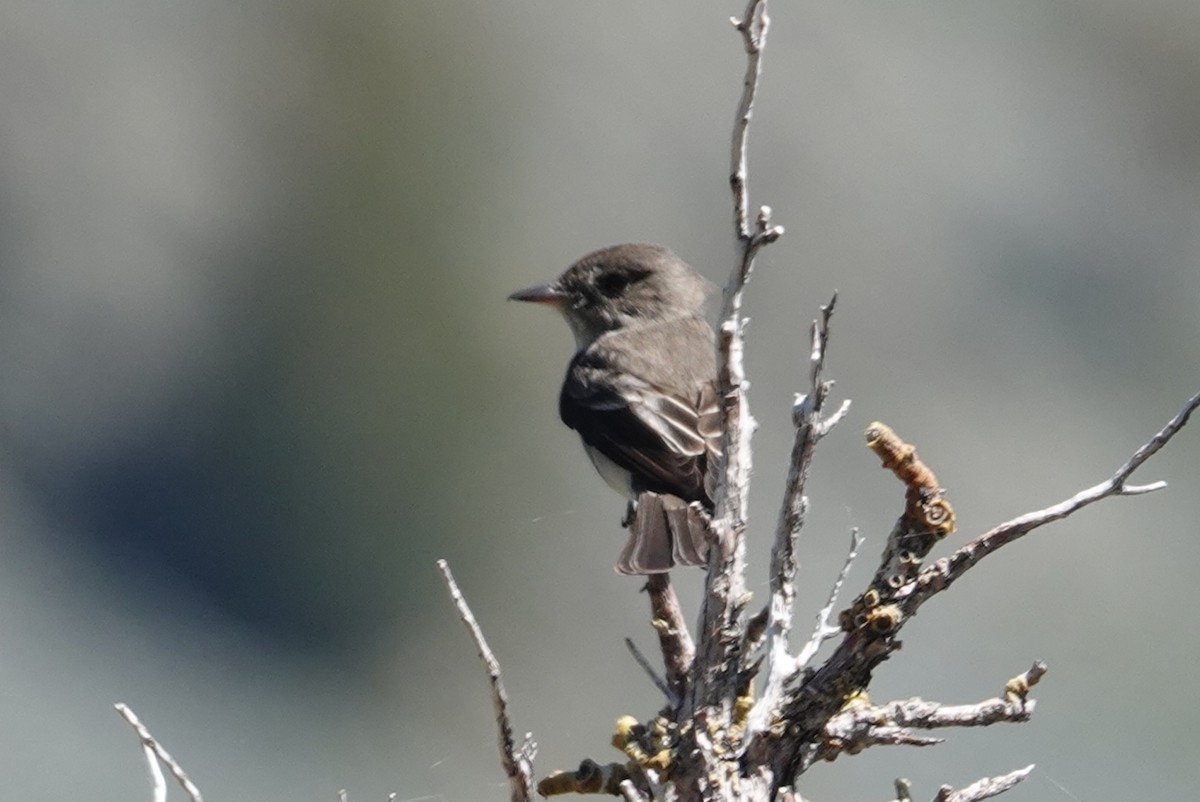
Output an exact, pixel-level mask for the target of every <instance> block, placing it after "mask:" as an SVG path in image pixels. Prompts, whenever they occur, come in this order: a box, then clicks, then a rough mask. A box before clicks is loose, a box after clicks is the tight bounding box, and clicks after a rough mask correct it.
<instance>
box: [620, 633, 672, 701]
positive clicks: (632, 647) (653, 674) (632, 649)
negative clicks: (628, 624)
mask: <svg viewBox="0 0 1200 802" xmlns="http://www.w3.org/2000/svg"><path fill="white" fill-rule="evenodd" d="M625 648H626V649H628V650H629V653H630V654H631V655H633V660H634V662H636V663H637V664H638V665H639V666H641V667H642V671H645V672H646V676H648V677H649V678H650V681H651V682H652V683H654V687H656V688H658V689H659V690H660V691H662V695H663V696H665V697H667V700H668V701H669V702H670V703H671V705H672V706H674V705H675V704H676V703H677V701H678V700H676V699H675V698H674V694H672V693H671V689H670V688H668V687H667V682H666V680H664V679H663V678H662V677H660V676H659V675H658V672H657V671H655V670H654V666H652V665H650V661H649V660H647V659H646V655H644V654H642V650H641V649H639V648H638V647H637V644H636V643H634V642H633V638H626V639H625Z"/></svg>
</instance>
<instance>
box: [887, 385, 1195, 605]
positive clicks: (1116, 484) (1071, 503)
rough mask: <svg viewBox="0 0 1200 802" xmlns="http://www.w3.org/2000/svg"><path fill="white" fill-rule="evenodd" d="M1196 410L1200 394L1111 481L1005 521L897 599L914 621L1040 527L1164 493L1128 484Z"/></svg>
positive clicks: (936, 565)
mask: <svg viewBox="0 0 1200 802" xmlns="http://www.w3.org/2000/svg"><path fill="white" fill-rule="evenodd" d="M1197 407H1200V393H1197V394H1196V395H1194V396H1192V397H1191V398H1189V399H1188V401H1187V403H1186V404H1184V406H1183V408H1182V409H1181V410H1180V411H1179V412H1178V413H1177V414H1176V415H1175V416H1174V417H1173V418H1171V420H1169V421H1168V422H1167V425H1166V426H1164V427H1163V428H1162V429H1161V430H1160V431H1159V432H1158V433H1157V434H1155V435H1154V437H1152V438H1150V440H1149V441H1147V442H1146V443H1145V444H1144V445H1143V446H1142V447H1141V448H1139V449H1138V450H1137V451H1136V452H1134V454H1133V456H1132V457H1130V458H1129V460H1128V461H1127V462H1126V463H1125V464H1124V465H1122V466H1121V467H1120V468H1118V469H1117V472H1116V473H1115V474H1113V475H1112V477H1110V478H1109V479H1106V480H1105V481H1103V482H1101V483H1100V484H1098V485H1095V486H1093V487H1089V488H1088V489H1086V490H1082V491H1080V492H1079V493H1076V494H1075V495H1074V496H1072V497H1071V498H1069V499H1066V500H1065V501H1061V502H1059V503H1058V504H1055V505H1053V506H1050V507H1046V508H1045V509H1042V510H1035V511H1034V512H1027V513H1025V514H1024V515H1021V516H1018V517H1016V518H1013V519H1012V520H1011V521H1006V522H1005V523H1002V524H1000V525H999V526H997V527H995V528H993V529H992V530H990V531H988V532H984V533H983V534H982V535H980V536H979V537H977V538H975V539H974V540H972V541H971V542H970V543H967V544H966V545H965V546H963V547H961V548H960V549H959V550H958V551H956V552H954V554H952V555H950V556H949V557H947V558H943V559H941V560H938V561H937V562H935V563H933V564H932V565H930V566H928V567H926V568H925V569H924V570H922V571H921V573H920V574H919V575H918V576H917V578H916V580H915V581H913V582H910V583H908V584H907V585H906V586H905V587H904V588H902V589H901V590H900V592H899V593H897V598H901V597H905V596H907V598H906V599H905V601H904V608H905V611H906V613H907V614H909V615H911V614H912V613H914V612H916V610H917V608H919V607H920V606H921V605H922V604H924V603H925V602H926V601H928V600H929V599H930V598H931V597H932V596H935V595H936V594H938V593H941V592H942V591H943V590H945V589H946V588H948V587H950V585H951V584H952V583H953V582H954V581H955V580H957V579H958V578H959V577H960V576H962V575H963V574H965V573H966V572H967V571H968V570H970V568H971V567H972V566H974V565H975V564H976V563H978V562H979V561H980V560H982V559H983V558H984V557H986V556H987V555H989V554H991V553H992V552H994V551H996V550H997V549H999V548H1001V547H1002V546H1005V545H1007V544H1008V543H1011V542H1013V541H1014V540H1016V539H1018V538H1020V537H1022V536H1024V535H1026V534H1028V533H1029V532H1032V531H1033V530H1034V529H1037V528H1038V527H1040V526H1043V525H1045V524H1048V523H1051V522H1053V521H1058V520H1061V519H1063V518H1066V517H1067V516H1068V515H1071V514H1073V513H1075V512H1077V511H1079V510H1081V509H1083V508H1084V507H1086V506H1088V505H1089V504H1093V503H1095V502H1097V501H1100V500H1101V499H1105V498H1108V497H1109V496H1120V495H1139V494H1141V493H1148V492H1151V491H1153V490H1158V489H1160V488H1162V487H1165V486H1166V483H1165V482H1156V483H1154V484H1150V485H1142V486H1127V485H1126V484H1125V482H1126V480H1127V479H1129V477H1130V475H1131V474H1132V473H1133V472H1134V471H1135V470H1137V469H1138V468H1139V467H1140V466H1141V465H1142V463H1144V462H1145V461H1146V460H1148V459H1149V458H1150V457H1152V456H1153V455H1154V454H1155V453H1157V452H1158V450H1159V449H1161V448H1162V447H1163V446H1165V445H1166V444H1167V443H1168V442H1169V441H1170V440H1171V438H1172V437H1174V436H1175V435H1176V434H1177V433H1178V432H1179V430H1180V429H1182V428H1183V427H1184V426H1185V425H1187V422H1188V418H1189V417H1191V414H1192V413H1193V412H1195V411H1196V408H1197Z"/></svg>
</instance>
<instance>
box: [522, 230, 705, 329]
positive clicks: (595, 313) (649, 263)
mask: <svg viewBox="0 0 1200 802" xmlns="http://www.w3.org/2000/svg"><path fill="white" fill-rule="evenodd" d="M712 289H713V285H712V284H710V283H709V282H708V281H707V280H706V279H705V278H704V277H703V276H701V275H700V274H699V273H697V272H696V271H695V270H693V269H692V268H691V267H689V266H688V264H687V263H686V262H684V261H683V260H682V259H680V258H679V257H678V256H676V255H675V254H674V253H672V252H671V251H669V250H667V249H666V248H663V247H661V246H659V245H643V244H628V245H614V246H612V247H610V248H604V249H603V250H599V251H595V252H594V253H589V254H588V255H587V256H585V257H583V258H582V259H580V260H579V261H577V262H575V264H573V265H571V266H570V267H568V268H567V269H566V270H565V271H564V272H563V274H562V275H561V276H559V277H558V278H556V279H555V280H554V281H551V282H550V283H548V284H540V285H538V286H536V287H529V288H528V289H524V290H520V291H519V292H514V293H513V294H512V295H510V296H508V297H509V300H512V301H531V302H534V303H543V304H548V305H550V306H553V307H555V308H556V309H558V310H559V311H560V312H561V313H562V315H563V317H564V318H566V320H567V324H568V325H570V327H571V331H572V333H574V335H575V341H576V344H577V345H578V346H579V348H580V349H583V348H586V347H587V346H588V345H590V344H591V343H592V342H593V341H594V340H595V339H596V338H597V337H599V336H600V335H601V334H604V333H605V332H606V331H611V330H613V329H618V328H622V327H625V326H636V325H639V324H641V323H647V322H657V321H662V320H670V319H672V318H680V317H690V316H693V315H699V314H700V313H701V312H702V311H703V308H704V299H705V297H706V296H707V295H708V293H709V292H710V291H711V290H712Z"/></svg>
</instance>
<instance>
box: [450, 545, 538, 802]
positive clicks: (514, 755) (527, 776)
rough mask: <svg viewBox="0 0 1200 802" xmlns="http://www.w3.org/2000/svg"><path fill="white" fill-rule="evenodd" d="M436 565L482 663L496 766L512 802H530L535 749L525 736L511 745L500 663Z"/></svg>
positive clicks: (454, 585)
mask: <svg viewBox="0 0 1200 802" xmlns="http://www.w3.org/2000/svg"><path fill="white" fill-rule="evenodd" d="M437 566H438V569H439V570H440V571H441V572H442V578H443V579H444V580H445V582H446V589H447V590H448V591H449V592H450V598H451V599H452V600H453V601H454V606H455V607H457V608H458V617H459V618H460V619H462V622H463V624H465V625H466V627H467V631H468V632H470V633H471V639H472V640H474V641H475V648H476V650H477V651H478V652H479V659H480V660H481V661H482V662H483V667H484V668H485V669H486V670H487V673H488V681H489V682H491V684H492V708H493V710H495V712H496V726H497V728H498V729H499V731H500V763H501V765H502V766H503V767H504V773H505V774H507V775H508V782H509V787H510V791H511V793H510V798H511V799H512V802H530V800H531V799H532V798H533V756H534V753H535V751H536V748H537V747H536V746H535V745H534V743H533V741H531V740H530V738H529V736H528V735H526V736H525V742H524V743H523V744H522V745H521V746H520V748H518V747H517V745H516V743H515V742H514V740H513V729H512V723H511V722H510V721H509V718H508V694H507V693H505V691H504V683H503V682H502V681H501V679H500V663H499V661H498V660H496V656H495V655H494V654H492V650H491V648H489V647H488V644H487V640H486V639H485V638H484V637H483V630H482V629H481V628H480V627H479V622H478V621H476V620H475V614H474V613H472V612H471V608H470V607H469V606H468V605H467V600H466V598H464V597H463V594H462V591H461V590H459V589H458V583H457V582H455V581H454V575H453V574H451V573H450V566H449V564H447V562H446V561H445V560H438V561H437Z"/></svg>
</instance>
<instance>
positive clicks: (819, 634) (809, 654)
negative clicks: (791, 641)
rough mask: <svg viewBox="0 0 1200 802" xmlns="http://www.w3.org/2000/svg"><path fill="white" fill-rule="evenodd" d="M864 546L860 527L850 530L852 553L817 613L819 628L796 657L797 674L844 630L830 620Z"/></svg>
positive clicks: (795, 669) (814, 630) (850, 552)
mask: <svg viewBox="0 0 1200 802" xmlns="http://www.w3.org/2000/svg"><path fill="white" fill-rule="evenodd" d="M862 544H863V537H862V535H860V534H859V533H858V527H855V528H854V529H852V530H850V551H849V552H848V553H847V554H846V561H845V562H844V563H842V570H841V571H840V572H839V573H838V576H837V579H836V580H835V581H834V583H833V588H832V589H831V590H830V591H829V601H828V602H827V603H826V604H825V606H824V607H822V608H821V610H820V611H819V612H818V613H817V626H816V628H814V629H813V634H812V637H811V638H809V639H808V643H806V644H804V648H803V649H801V650H800V654H798V655H796V665H795V668H794V669H793V670H794V671H795V672H800V671H803V670H804V669H806V668H808V664H809V663H810V662H812V659H813V658H814V657H816V656H817V650H818V649H820V648H821V644H822V643H824V642H825V641H827V640H829V639H830V638H833V637H836V636H837V635H839V634H840V633H841V631H842V628H841V627H835V626H833V625H832V624H830V623H829V618H830V616H832V615H833V608H834V607H836V606H837V599H838V594H839V593H841V591H842V585H844V584H845V583H846V577H847V576H848V575H849V574H850V567H851V566H852V565H854V558H855V557H857V556H858V550H859V549H860V548H862Z"/></svg>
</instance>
